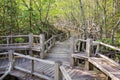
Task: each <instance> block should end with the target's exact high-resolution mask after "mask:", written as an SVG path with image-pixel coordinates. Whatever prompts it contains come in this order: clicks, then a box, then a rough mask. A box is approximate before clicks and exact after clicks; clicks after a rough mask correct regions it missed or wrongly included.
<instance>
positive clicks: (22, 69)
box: [15, 66, 53, 80]
mask: <svg viewBox="0 0 120 80" xmlns="http://www.w3.org/2000/svg"><path fill="white" fill-rule="evenodd" d="M15 69H18V70H20V71H23V72H26V73H29V74H31V71H30V70H26V69H24V68H21V67H18V66H15ZM32 74H33V75H35V76H38V77H40V78H43V79H47V80H53V79H52V78H50V77H48V76H46V75H43V74H39V73H36V72H33V73H32Z"/></svg>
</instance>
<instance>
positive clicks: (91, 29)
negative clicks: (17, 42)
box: [0, 0, 120, 41]
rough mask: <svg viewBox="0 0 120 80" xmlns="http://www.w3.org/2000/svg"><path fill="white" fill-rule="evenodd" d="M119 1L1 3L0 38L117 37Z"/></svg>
mask: <svg viewBox="0 0 120 80" xmlns="http://www.w3.org/2000/svg"><path fill="white" fill-rule="evenodd" d="M119 24H120V0H0V35H9V34H28V33H31V32H32V33H34V34H39V33H41V32H48V31H50V32H53V33H56V32H55V31H56V29H53V27H56V28H64V29H66V30H70V31H71V30H73V29H75V32H78V33H80V34H82V36H83V38H87V37H92V38H94V39H102V38H104V37H105V38H110V39H111V40H112V41H114V40H115V39H114V38H115V37H119V34H120V25H119Z"/></svg>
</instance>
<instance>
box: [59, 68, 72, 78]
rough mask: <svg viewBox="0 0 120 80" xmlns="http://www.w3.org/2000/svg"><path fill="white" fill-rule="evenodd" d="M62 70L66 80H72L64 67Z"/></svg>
mask: <svg viewBox="0 0 120 80" xmlns="http://www.w3.org/2000/svg"><path fill="white" fill-rule="evenodd" d="M60 70H61V72H62V74H63V76H64V78H65V79H66V80H72V79H71V77H70V75H69V74H68V72H67V71H66V70H65V68H64V66H60Z"/></svg>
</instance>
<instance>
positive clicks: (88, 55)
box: [85, 39, 92, 70]
mask: <svg viewBox="0 0 120 80" xmlns="http://www.w3.org/2000/svg"><path fill="white" fill-rule="evenodd" d="M91 46H92V40H91V39H87V42H86V53H87V57H88V58H89V57H90V56H91ZM85 69H86V70H90V69H92V66H91V64H90V63H89V62H88V59H87V60H85Z"/></svg>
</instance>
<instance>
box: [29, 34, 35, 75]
mask: <svg viewBox="0 0 120 80" xmlns="http://www.w3.org/2000/svg"><path fill="white" fill-rule="evenodd" d="M32 46H33V34H32V33H30V34H29V47H30V50H29V55H30V56H34V55H33V52H32ZM33 72H34V60H31V74H32V73H33Z"/></svg>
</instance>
